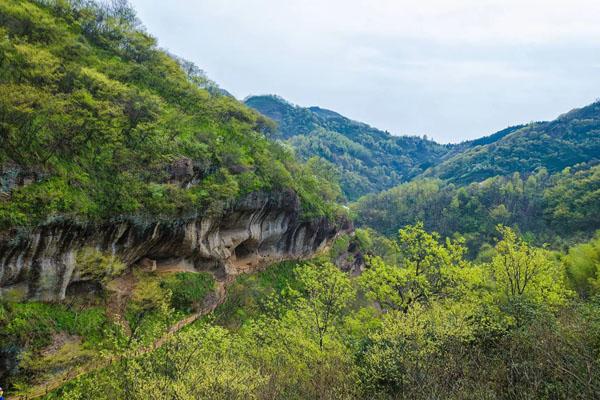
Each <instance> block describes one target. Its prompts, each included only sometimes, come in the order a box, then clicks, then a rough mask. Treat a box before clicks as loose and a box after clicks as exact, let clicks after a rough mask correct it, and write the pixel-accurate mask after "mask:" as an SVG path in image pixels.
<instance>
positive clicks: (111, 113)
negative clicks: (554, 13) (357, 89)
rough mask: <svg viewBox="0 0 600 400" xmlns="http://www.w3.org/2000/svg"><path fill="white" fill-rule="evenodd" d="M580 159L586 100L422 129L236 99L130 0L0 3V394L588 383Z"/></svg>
mask: <svg viewBox="0 0 600 400" xmlns="http://www.w3.org/2000/svg"><path fill="white" fill-rule="evenodd" d="M186 10H187V9H186ZM223 51H226V50H225V49H224V50H223ZM599 162H600V103H598V102H597V103H594V104H592V105H589V106H587V107H584V108H581V109H577V110H573V111H571V112H569V113H567V114H565V115H563V116H561V117H559V118H558V119H556V120H555V121H551V122H536V123H532V124H528V125H519V126H514V127H509V128H506V129H504V130H501V131H499V132H496V133H494V134H492V135H490V136H486V137H483V138H480V139H477V140H472V141H466V142H463V143H459V144H452V145H441V144H438V143H436V142H434V141H431V140H428V139H426V138H424V137H423V138H421V137H417V136H392V135H390V134H389V133H387V132H383V131H380V130H378V129H375V128H373V127H370V126H368V125H366V124H363V123H360V122H356V121H352V120H350V119H348V118H346V117H344V116H342V115H340V114H338V113H336V112H334V111H330V110H326V109H322V108H319V107H310V108H303V107H299V106H295V105H292V104H290V103H288V102H286V101H285V100H283V99H281V98H279V97H277V96H254V97H250V98H248V99H246V100H245V104H244V103H242V102H239V101H238V100H236V99H235V98H234V97H233V96H231V95H230V94H229V93H228V92H227V91H225V90H223V89H221V88H219V86H218V84H217V83H215V82H212V81H210V80H209V79H208V78H207V77H206V75H205V74H204V73H203V72H202V70H201V69H199V68H198V67H197V66H195V65H194V64H193V63H190V62H188V61H185V60H183V59H181V58H179V57H177V56H175V55H172V54H170V53H168V52H166V51H164V50H161V49H160V48H159V47H158V46H157V41H156V39H155V38H153V37H152V36H150V35H149V34H148V33H147V32H146V31H145V29H144V28H143V26H142V24H141V22H140V21H139V20H138V19H137V18H136V16H135V11H134V10H133V9H132V8H131V7H130V6H129V5H128V4H127V2H126V1H125V0H114V1H106V2H104V1H94V0H0V386H2V388H4V390H5V392H6V393H7V394H8V395H9V396H7V398H10V399H13V398H14V399H22V400H25V399H28V400H29V399H36V398H43V399H46V400H54V399H69V400H88V399H89V400H91V399H94V400H96V399H100V400H115V399H117V400H147V399H173V400H174V399H177V400H196V399H206V400H246V399H256V400H274V399H277V400H288V399H294V400H304V399H311V400H312V399H322V400H341V399H344V400H363V399H373V400H401V399H406V400H415V399H416V400H431V399H440V400H446V399H448V400H467V399H469V400H470V399H477V400H521V399H528V400H533V399H548V400H588V399H590V400H592V399H594V400H595V399H599V398H600V165H599ZM0 390H1V389H0ZM0 396H2V393H0Z"/></svg>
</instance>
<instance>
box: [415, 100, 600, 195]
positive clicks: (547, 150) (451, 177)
mask: <svg viewBox="0 0 600 400" xmlns="http://www.w3.org/2000/svg"><path fill="white" fill-rule="evenodd" d="M459 146H465V148H464V149H462V150H464V151H461V152H458V153H456V154H454V155H453V156H451V157H449V158H448V159H446V160H444V161H443V162H442V163H440V164H439V165H435V166H433V167H432V168H430V169H429V170H428V171H426V172H425V174H424V176H434V177H438V178H441V179H444V180H447V181H450V182H454V183H461V184H462V183H471V182H479V181H482V180H484V179H487V178H490V177H493V176H506V175H510V174H512V173H514V172H519V173H521V174H529V173H532V172H533V171H535V170H536V169H538V168H541V167H544V168H546V169H547V170H548V171H549V172H550V173H553V172H557V171H560V170H562V169H564V168H565V167H569V166H573V165H576V164H580V163H585V164H589V165H594V164H597V163H598V162H600V102H596V103H593V104H591V105H589V106H587V107H583V108H580V109H575V110H572V111H570V112H568V113H566V114H563V115H561V116H560V117H558V118H557V119H555V120H554V121H549V122H534V123H531V124H529V125H520V126H515V127H511V128H507V129H505V130H503V131H500V132H498V133H495V134H494V135H491V136H488V137H485V138H481V139H477V140H474V141H471V142H465V143H463V144H461V145H459Z"/></svg>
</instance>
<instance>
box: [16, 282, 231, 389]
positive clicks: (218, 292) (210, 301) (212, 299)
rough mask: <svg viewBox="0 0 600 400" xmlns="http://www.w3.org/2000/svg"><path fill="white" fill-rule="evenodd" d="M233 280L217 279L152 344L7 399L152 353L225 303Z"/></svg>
mask: <svg viewBox="0 0 600 400" xmlns="http://www.w3.org/2000/svg"><path fill="white" fill-rule="evenodd" d="M162 272H166V271H162ZM169 272H171V271H169ZM231 282H233V278H231V277H230V278H228V279H226V280H215V286H216V287H215V290H214V292H213V293H210V294H209V295H208V296H206V299H204V302H203V303H204V304H203V305H202V307H201V308H200V310H198V311H196V312H195V313H193V314H191V315H189V316H188V317H186V318H184V319H182V320H180V321H177V322H176V323H175V324H173V325H171V326H170V327H169V329H167V331H166V333H165V334H164V335H163V336H161V337H160V338H158V339H156V340H155V341H154V342H153V343H152V344H151V345H149V346H145V347H141V348H139V349H137V350H135V351H133V352H132V353H129V354H128V355H127V356H126V357H124V356H118V357H111V358H108V359H104V360H100V361H98V360H96V361H93V362H91V363H89V364H88V365H85V366H83V367H81V368H77V369H75V370H71V371H69V372H67V373H66V374H64V375H63V376H62V377H57V378H56V379H55V380H53V381H52V382H50V383H47V384H44V385H39V386H36V387H34V388H32V389H31V390H30V391H28V393H27V394H24V395H17V396H10V397H6V399H7V400H13V399H15V400H17V399H18V400H30V399H36V398H39V397H42V396H45V395H47V394H49V393H50V392H52V391H54V390H56V389H59V388H60V387H62V386H63V385H65V384H67V383H68V382H69V381H72V380H74V379H76V378H79V377H81V376H83V375H86V374H89V373H91V372H94V371H98V370H100V369H104V368H106V367H109V366H110V365H112V364H114V363H116V362H119V361H121V360H123V359H126V358H134V357H139V356H142V355H144V354H147V353H150V352H152V351H154V350H156V349H158V348H160V347H162V346H163V345H164V344H165V343H166V342H167V341H168V340H169V339H171V338H172V337H173V335H175V334H176V333H177V332H179V331H180V330H182V329H183V328H185V327H186V326H188V325H190V324H192V323H194V322H196V321H197V320H198V319H200V318H201V317H203V316H205V315H208V314H210V313H212V312H213V311H214V310H215V309H216V308H217V307H218V306H220V305H221V304H223V302H224V301H225V298H226V295H227V286H228V285H229V284H230V283H231Z"/></svg>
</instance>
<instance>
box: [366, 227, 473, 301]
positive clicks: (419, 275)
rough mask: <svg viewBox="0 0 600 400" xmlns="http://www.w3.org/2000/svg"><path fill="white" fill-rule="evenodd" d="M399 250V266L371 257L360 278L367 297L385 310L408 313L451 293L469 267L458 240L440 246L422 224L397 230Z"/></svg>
mask: <svg viewBox="0 0 600 400" xmlns="http://www.w3.org/2000/svg"><path fill="white" fill-rule="evenodd" d="M398 247H399V255H400V257H399V265H397V266H396V265H388V264H386V263H385V262H384V261H383V260H382V259H381V258H380V257H374V258H371V259H369V260H368V268H367V270H366V271H365V272H364V273H363V274H362V276H361V277H360V282H361V284H362V286H363V287H364V288H365V290H366V292H367V294H368V295H369V296H370V297H371V298H372V299H373V300H376V301H377V302H378V303H379V304H380V305H381V306H382V307H384V308H387V309H391V310H399V311H403V312H408V311H409V309H410V308H411V307H413V306H414V305H415V304H416V303H419V302H424V303H427V302H428V301H430V299H431V298H433V297H439V296H444V295H448V294H450V293H452V291H453V288H454V287H456V286H457V284H456V282H455V278H456V277H457V276H460V272H459V270H461V269H464V268H467V267H468V265H467V263H465V262H464V260H463V258H462V256H463V253H464V251H465V249H464V247H463V246H462V243H461V242H460V241H458V242H452V241H450V240H447V241H446V243H445V244H440V242H439V236H438V235H437V234H433V235H432V234H429V233H427V232H425V231H424V230H423V225H422V224H417V225H415V226H409V227H407V228H406V229H402V230H400V232H399V241H398Z"/></svg>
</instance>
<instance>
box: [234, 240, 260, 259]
mask: <svg viewBox="0 0 600 400" xmlns="http://www.w3.org/2000/svg"><path fill="white" fill-rule="evenodd" d="M257 251H258V242H257V241H256V240H254V239H248V240H246V241H243V242H242V243H240V244H239V245H238V246H237V247H236V248H235V250H234V254H235V258H236V259H238V260H243V259H245V258H248V257H251V256H253V255H254V254H256V253H257Z"/></svg>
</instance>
